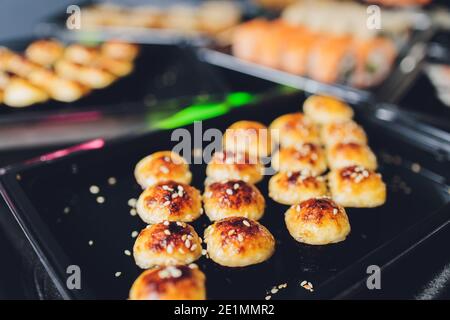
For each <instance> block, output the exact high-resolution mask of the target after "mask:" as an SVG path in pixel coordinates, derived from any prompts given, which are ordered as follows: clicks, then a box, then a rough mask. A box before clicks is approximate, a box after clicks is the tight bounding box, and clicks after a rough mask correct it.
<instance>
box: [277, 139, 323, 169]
mask: <svg viewBox="0 0 450 320" xmlns="http://www.w3.org/2000/svg"><path fill="white" fill-rule="evenodd" d="M272 167H273V168H274V169H275V170H276V171H281V172H293V171H303V170H307V171H309V172H310V173H311V174H312V175H314V176H317V175H320V174H322V173H323V172H325V171H326V170H327V161H326V157H325V152H324V151H323V150H322V148H321V147H320V146H319V145H316V144H312V143H305V144H303V145H300V146H299V147H297V148H293V147H291V148H281V149H280V150H277V151H276V152H275V153H274V154H273V155H272Z"/></svg>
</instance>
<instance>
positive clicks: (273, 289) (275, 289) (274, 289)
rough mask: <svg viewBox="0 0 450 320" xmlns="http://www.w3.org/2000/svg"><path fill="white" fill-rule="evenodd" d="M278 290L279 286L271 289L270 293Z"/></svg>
mask: <svg viewBox="0 0 450 320" xmlns="http://www.w3.org/2000/svg"><path fill="white" fill-rule="evenodd" d="M277 292H278V288H272V290H270V293H272V294H275V293H277Z"/></svg>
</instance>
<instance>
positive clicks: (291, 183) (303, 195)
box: [269, 170, 328, 205]
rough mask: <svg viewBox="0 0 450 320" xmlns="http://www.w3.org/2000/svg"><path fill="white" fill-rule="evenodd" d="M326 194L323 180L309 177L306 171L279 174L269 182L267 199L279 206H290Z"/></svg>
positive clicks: (322, 178)
mask: <svg viewBox="0 0 450 320" xmlns="http://www.w3.org/2000/svg"><path fill="white" fill-rule="evenodd" d="M327 194H328V191H327V184H326V181H325V178H324V177H314V176H311V175H310V174H309V172H308V171H307V170H303V171H295V172H279V173H277V174H276V175H274V176H273V177H272V178H270V180H269V197H271V198H272V199H273V200H274V201H275V202H278V203H281V204H287V205H292V204H296V203H299V202H301V201H304V200H307V199H310V198H316V197H321V196H326V195H327Z"/></svg>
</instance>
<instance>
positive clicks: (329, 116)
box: [303, 96, 353, 125]
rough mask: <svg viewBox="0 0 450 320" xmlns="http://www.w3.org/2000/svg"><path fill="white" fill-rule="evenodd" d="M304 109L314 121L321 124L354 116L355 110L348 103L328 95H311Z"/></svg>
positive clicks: (349, 118)
mask: <svg viewBox="0 0 450 320" xmlns="http://www.w3.org/2000/svg"><path fill="white" fill-rule="evenodd" d="M303 111H304V112H305V114H306V115H307V116H308V117H309V118H310V119H311V120H312V121H314V122H316V123H318V124H321V125H322V124H327V123H332V122H342V121H347V120H351V119H352V118H353V110H352V108H351V107H350V106H349V105H348V104H346V103H344V102H342V101H340V100H338V99H336V98H332V97H327V96H311V97H309V98H308V99H306V100H305V103H304V104H303Z"/></svg>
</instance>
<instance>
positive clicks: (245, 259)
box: [204, 217, 275, 267]
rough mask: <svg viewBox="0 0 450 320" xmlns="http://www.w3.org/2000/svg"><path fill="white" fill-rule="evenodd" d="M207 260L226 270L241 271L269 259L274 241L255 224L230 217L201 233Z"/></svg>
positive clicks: (247, 220)
mask: <svg viewBox="0 0 450 320" xmlns="http://www.w3.org/2000/svg"><path fill="white" fill-rule="evenodd" d="M204 239H205V243H206V245H207V251H208V255H209V257H210V258H211V259H212V260H213V261H214V262H216V263H218V264H220V265H222V266H226V267H245V266H249V265H252V264H257V263H261V262H263V261H265V260H267V259H269V258H270V257H271V256H272V254H273V253H274V251H275V238H274V237H273V235H272V234H271V233H270V232H269V230H267V229H266V228H265V227H264V226H263V225H261V224H259V223H258V222H256V221H253V220H250V219H246V218H242V217H230V218H225V219H223V220H220V221H216V222H215V223H214V224H212V225H210V226H209V227H208V228H207V229H206V230H205V237H204Z"/></svg>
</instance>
